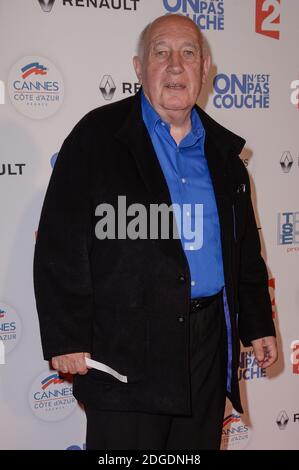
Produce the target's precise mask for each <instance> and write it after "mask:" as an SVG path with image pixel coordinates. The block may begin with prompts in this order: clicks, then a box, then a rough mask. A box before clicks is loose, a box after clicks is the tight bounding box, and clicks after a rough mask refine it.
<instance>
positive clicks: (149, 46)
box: [134, 16, 209, 113]
mask: <svg viewBox="0 0 299 470" xmlns="http://www.w3.org/2000/svg"><path fill="white" fill-rule="evenodd" d="M199 41H200V38H199V34H198V29H197V27H196V25H195V24H193V23H191V22H190V21H188V20H186V19H184V18H181V17H179V18H177V17H176V18H175V17H171V16H170V17H165V18H162V19H159V20H158V21H157V22H156V23H155V24H153V26H152V27H151V29H150V32H149V34H148V37H147V39H146V43H145V51H144V57H143V60H142V61H141V60H140V58H138V57H134V67H135V70H136V73H137V76H138V78H139V81H140V83H141V84H142V86H143V89H144V92H145V94H146V95H147V97H148V98H149V100H150V102H151V104H152V105H153V107H154V108H155V109H156V111H157V112H158V113H159V111H160V112H167V111H170V112H173V111H181V110H191V108H192V107H193V106H194V104H195V103H196V100H197V98H198V95H199V93H200V90H201V86H202V84H203V83H205V82H206V76H207V73H208V69H209V60H208V59H205V60H204V59H203V58H202V54H201V47H200V42H199Z"/></svg>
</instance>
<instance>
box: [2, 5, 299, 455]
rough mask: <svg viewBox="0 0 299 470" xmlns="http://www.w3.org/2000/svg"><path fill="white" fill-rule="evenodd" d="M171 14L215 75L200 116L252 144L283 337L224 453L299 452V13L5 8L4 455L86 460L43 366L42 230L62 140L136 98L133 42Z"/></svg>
mask: <svg viewBox="0 0 299 470" xmlns="http://www.w3.org/2000/svg"><path fill="white" fill-rule="evenodd" d="M166 13H181V14H183V15H186V16H189V17H190V18H192V19H193V21H194V22H195V23H196V24H197V25H198V26H199V27H200V28H201V29H202V31H203V33H204V34H205V37H206V40H207V44H208V48H209V50H210V53H211V57H212V68H211V74H210V79H209V82H208V84H207V86H206V87H205V89H204V91H203V93H202V96H201V97H200V100H199V104H200V105H201V106H202V107H204V108H205V109H206V110H207V112H208V113H209V114H210V115H211V116H212V117H213V118H214V119H216V120H217V121H219V122H220V123H222V124H223V125H224V126H225V127H228V128H229V129H231V130H233V131H234V132H236V133H237V134H239V135H241V136H243V137H245V139H246V141H247V142H246V146H245V149H244V150H243V152H242V155H241V158H242V160H243V162H244V165H246V167H247V169H248V171H249V173H250V177H251V184H252V194H253V201H254V206H255V212H256V217H257V221H258V225H259V228H260V237H261V242H262V247H263V255H264V257H265V259H266V262H267V266H268V270H269V290H270V293H271V299H272V305H273V317H274V318H275V323H276V327H277V332H278V342H279V351H280V359H279V361H278V363H277V364H276V365H275V366H274V367H272V369H271V370H269V371H266V370H264V369H260V368H259V367H258V366H257V364H256V362H255V360H254V357H253V355H252V352H251V350H250V349H244V348H243V349H242V352H241V356H240V375H239V379H240V385H241V390H242V397H243V403H244V408H245V413H244V414H243V415H239V414H238V413H237V412H236V411H235V410H234V409H233V408H232V407H231V405H230V404H229V403H228V404H227V409H226V412H225V416H224V422H223V441H222V448H223V449H228V450H235V449H236V450H240V449H298V448H299V401H298V396H299V315H298V310H299V269H298V267H299V197H298V196H299V189H298V180H299V142H298V134H299V127H298V123H299V62H298V41H299V29H298V18H299V1H298V0H206V1H199V0H0V51H1V55H0V103H1V104H0V152H1V153H0V156H1V160H0V208H1V212H0V214H1V231H0V237H1V238H0V260H1V264H0V266H1V269H0V340H1V342H0V416H1V418H0V449H78V450H79V449H82V450H83V449H84V448H85V414H84V411H83V410H82V408H81V407H80V405H79V404H78V403H77V402H76V400H75V399H74V397H73V395H72V386H71V384H70V383H69V382H67V381H66V380H64V378H63V377H59V375H58V374H56V373H55V371H53V370H51V369H50V368H49V365H48V363H47V362H45V361H44V360H43V358H42V350H41V343H40V336H39V327H38V320H37V313H36V307H35V300H34V293H33V281H32V260H33V253H34V245H35V237H36V230H37V226H38V221H39V215H40V210H41V206H42V202H43V198H44V195H45V190H46V187H47V184H48V181H49V178H50V176H51V172H52V168H53V166H54V164H55V160H56V156H57V153H58V151H59V149H60V146H61V144H62V142H63V140H64V138H65V137H66V135H67V134H68V133H69V132H70V130H71V129H72V128H73V126H74V125H75V123H76V122H77V121H78V120H79V119H80V118H81V117H82V116H83V115H84V114H86V113H87V112H88V111H90V110H91V109H93V108H95V107H98V106H102V105H105V104H107V103H109V102H112V101H117V100H120V99H122V98H125V97H128V96H131V95H133V94H134V93H136V91H137V90H138V82H137V79H136V77H135V74H134V70H133V67H132V57H133V55H134V54H135V50H136V42H137V38H138V35H139V33H140V31H141V30H142V29H143V28H144V26H145V25H146V24H147V23H148V22H150V21H151V20H153V19H154V18H155V17H157V16H160V15H163V14H166ZM66 190H67V188H66ZM78 190H79V191H80V188H78ZM207 419H209V418H208V417H207ZM199 432H200V430H199Z"/></svg>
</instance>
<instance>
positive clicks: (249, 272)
mask: <svg viewBox="0 0 299 470" xmlns="http://www.w3.org/2000/svg"><path fill="white" fill-rule="evenodd" d="M239 164H240V165H242V172H243V180H245V182H246V183H245V184H246V188H247V196H246V203H245V210H246V212H247V213H246V217H245V221H246V222H245V230H244V235H243V237H242V239H241V240H240V270H239V285H238V298H239V321H238V324H239V333H240V339H241V341H242V343H243V345H244V346H246V347H247V346H251V341H252V340H254V339H258V338H263V337H265V336H275V327H274V323H273V320H272V306H271V300H270V295H269V290H268V273H267V268H266V264H265V262H264V259H263V258H262V255H261V243H260V238H259V233H258V229H257V225H256V220H255V216H254V210H253V206H252V201H251V191H250V180H249V176H248V172H247V170H246V168H245V167H244V165H243V163H241V162H240V161H239Z"/></svg>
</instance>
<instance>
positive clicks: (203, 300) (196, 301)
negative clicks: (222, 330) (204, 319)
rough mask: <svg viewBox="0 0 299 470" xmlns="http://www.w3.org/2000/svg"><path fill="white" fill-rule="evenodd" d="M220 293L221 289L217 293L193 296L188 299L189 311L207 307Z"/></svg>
mask: <svg viewBox="0 0 299 470" xmlns="http://www.w3.org/2000/svg"><path fill="white" fill-rule="evenodd" d="M221 295H222V289H221V290H220V291H219V292H217V294H213V295H209V296H206V297H194V298H192V299H191V300H190V312H197V311H199V310H202V309H203V308H206V307H208V306H209V305H210V304H212V303H213V302H215V301H216V300H217V299H218V298H219V297H220V296H221Z"/></svg>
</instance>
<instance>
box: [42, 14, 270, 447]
mask: <svg viewBox="0 0 299 470" xmlns="http://www.w3.org/2000/svg"><path fill="white" fill-rule="evenodd" d="M202 49H203V48H202V36H201V34H200V31H199V30H198V28H197V27H196V26H195V24H194V23H193V22H192V21H191V20H190V19H188V18H186V17H183V16H180V15H167V16H163V17H160V18H157V19H156V20H155V21H154V22H152V23H151V24H150V25H148V26H147V27H146V29H145V30H144V31H143V33H142V34H141V37H140V43H139V50H138V57H134V67H135V70H136V73H137V76H138V79H139V81H140V83H141V85H142V88H141V91H139V92H138V93H137V94H136V95H135V96H134V97H131V98H128V99H124V100H122V101H119V102H117V103H113V104H110V105H108V106H104V107H101V108H98V109H95V110H94V111H92V112H90V113H89V114H87V116H85V117H84V118H83V119H82V120H81V121H80V122H79V123H78V124H77V125H76V126H75V128H74V129H73V131H72V132H71V133H70V135H69V136H68V137H67V139H66V140H65V142H64V144H63V146H62V149H61V151H60V153H59V156H58V159H57V162H56V165H55V168H54V170H53V174H52V177H51V180H50V183H49V187H48V190H47V194H46V197H45V201H44V205H43V209H42V214H41V220H40V224H39V230H38V237H37V243H36V252H35V263H34V266H35V276H34V280H35V291H36V299H37V309H38V313H39V319H40V326H41V336H42V344H43V350H44V357H45V359H49V360H52V365H53V367H54V369H56V370H57V371H60V372H61V373H71V374H74V395H75V396H76V398H77V399H78V400H80V401H82V402H83V403H84V405H85V409H86V414H87V449H218V448H219V446H220V440H221V430H222V420H223V413H224V406H225V399H226V396H228V397H229V398H230V400H231V401H232V403H233V405H234V407H235V408H236V409H237V410H238V411H239V412H242V407H241V403H240V396H239V387H238V378H237V377H238V376H237V369H238V359H239V336H240V338H241V340H242V342H243V344H244V345H245V346H251V345H252V346H253V350H254V353H255V356H256V359H257V362H258V364H259V366H261V367H264V368H265V367H268V366H270V365H271V364H272V363H273V362H275V360H276V358H277V348H276V340H275V329H274V325H273V322H272V315H271V302H270V299H269V294H268V289H267V270H266V267H265V264H264V261H263V259H262V257H261V255H260V242H259V236H258V231H257V227H256V223H255V219H254V213H253V209H252V204H251V200H250V185H249V178H248V174H247V171H246V169H245V167H244V165H243V163H242V162H241V160H240V159H239V157H238V155H239V153H240V151H241V149H242V148H243V146H244V143H245V141H244V140H243V139H242V138H240V137H238V136H237V135H235V134H233V133H232V132H230V131H229V130H227V129H225V128H224V127H222V126H221V125H219V124H217V123H216V122H215V121H214V120H213V119H212V118H210V117H209V116H208V115H207V114H206V113H205V112H204V111H202V110H201V109H200V108H199V107H198V106H196V104H195V103H196V100H197V98H198V95H199V93H200V91H201V87H202V84H203V83H205V82H206V77H207V74H208V69H209V58H208V57H204V56H203V50H202ZM120 197H122V199H121V201H122V202H123V201H124V197H125V201H126V203H127V204H130V208H131V209H130V211H128V213H127V214H126V215H129V216H131V219H130V221H131V222H132V216H133V215H134V211H136V210H137V209H136V208H137V207H138V208H139V207H143V208H145V209H146V210H147V211H148V210H149V208H150V206H152V205H158V207H162V206H163V205H164V206H163V207H165V205H166V206H167V207H172V208H174V206H176V208H179V209H180V211H181V212H180V211H178V210H176V211H174V210H173V211H172V215H173V218H172V219H171V220H172V224H171V226H172V229H173V231H172V234H171V235H169V237H165V236H164V235H165V234H164V232H163V223H164V221H163V220H162V219H163V217H162V216H161V217H162V218H161V219H159V223H158V228H159V234H158V236H153V232H154V231H153V230H149V227H148V226H147V232H146V236H145V235H144V231H143V232H142V235H141V232H140V233H139V236H138V231H137V232H136V233H137V235H136V236H135V237H134V236H128V233H129V231H127V232H126V231H125V232H124V230H123V222H124V220H123V215H122V214H123V213H122V212H121V208H120V204H119V201H120ZM133 204H134V205H133ZM136 204H137V205H136ZM111 207H112V209H113V211H112V214H113V213H114V214H115V217H116V222H115V220H114V221H113V222H112V225H111V224H110V223H111V212H109V210H108V209H109V208H111ZM195 209H198V210H195ZM105 211H106V212H105ZM108 212H109V213H110V219H109V217H108V218H106V219H105V223H103V224H102V225H100V226H99V225H98V224H99V223H100V224H101V223H102V222H103V218H102V219H100V220H99V216H100V215H101V216H103V215H104V213H106V215H107V213H108ZM179 212H180V213H181V214H182V216H183V217H182V218H181V219H180V218H179ZM170 213H171V211H170ZM170 215H171V214H170ZM140 220H141V219H140ZM140 220H139V222H140ZM182 220H183V223H181V222H182ZM135 222H136V221H135ZM115 223H116V225H117V227H118V231H117V235H116V236H115V231H114V235H113V234H112V235H111V233H112V232H113V230H112V231H111V227H114V226H115ZM189 223H190V224H191V226H192V227H194V226H195V227H196V230H195V231H193V236H194V239H193V240H192V237H190V236H189V235H190V233H186V230H185V228H186V226H187V225H188V224H189ZM109 224H110V225H109ZM104 225H106V229H107V230H106V235H107V236H106V237H105V236H103V233H102V232H103V230H102V232H101V230H99V228H100V227H102V229H103V226H104ZM108 226H109V227H108ZM121 226H122V230H119V229H120V228H121ZM188 226H189V225H188ZM135 228H136V226H135ZM189 228H190V226H189ZM175 229H179V230H175ZM100 232H101V233H100ZM104 232H105V231H104ZM162 232H163V233H162ZM178 232H179V236H177V235H178ZM199 232H200V233H199ZM109 234H110V236H108V235H109ZM198 238H199V241H198ZM195 239H197V240H195ZM190 240H191V241H190ZM89 358H91V359H92V360H93V361H96V362H90V361H89ZM91 367H92V368H91Z"/></svg>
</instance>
